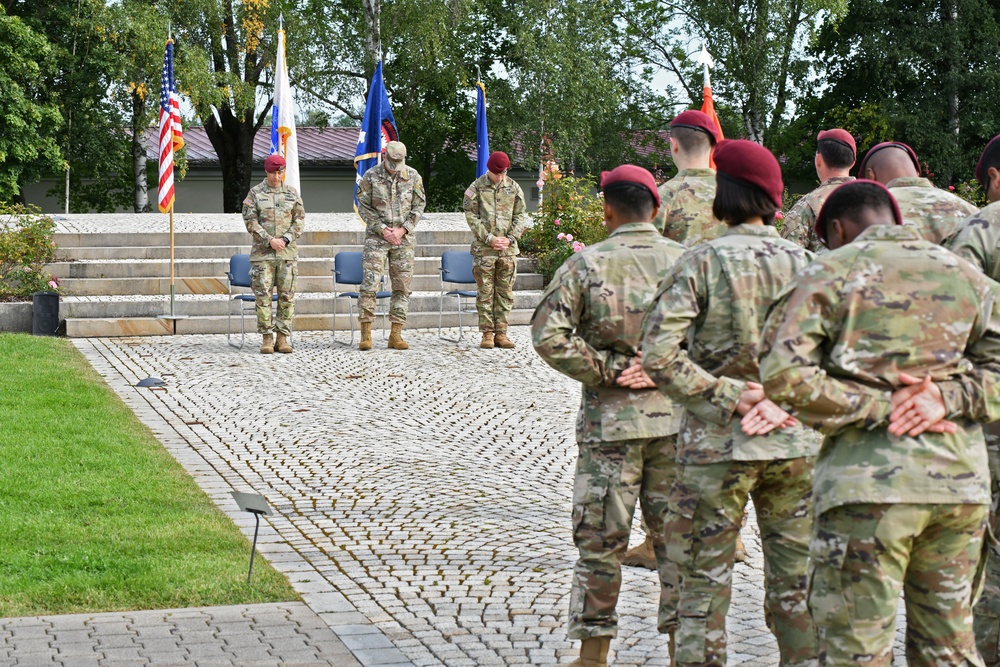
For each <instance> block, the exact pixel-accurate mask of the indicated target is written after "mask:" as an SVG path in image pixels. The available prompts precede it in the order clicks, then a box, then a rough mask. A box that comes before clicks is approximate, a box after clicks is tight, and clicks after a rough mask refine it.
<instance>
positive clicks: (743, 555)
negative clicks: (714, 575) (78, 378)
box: [735, 535, 747, 563]
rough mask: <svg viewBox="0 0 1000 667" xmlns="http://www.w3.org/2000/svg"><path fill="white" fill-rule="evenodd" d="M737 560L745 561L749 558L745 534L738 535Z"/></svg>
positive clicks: (739, 561)
mask: <svg viewBox="0 0 1000 667" xmlns="http://www.w3.org/2000/svg"><path fill="white" fill-rule="evenodd" d="M735 560H736V562H737V563H745V562H746V560H747V548H746V547H745V546H743V536H742V535H737V536H736V559H735Z"/></svg>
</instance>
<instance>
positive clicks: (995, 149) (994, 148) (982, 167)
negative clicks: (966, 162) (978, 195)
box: [976, 134, 1000, 190]
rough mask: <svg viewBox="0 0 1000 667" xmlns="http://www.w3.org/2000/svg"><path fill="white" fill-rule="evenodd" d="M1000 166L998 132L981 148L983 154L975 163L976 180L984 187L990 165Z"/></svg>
mask: <svg viewBox="0 0 1000 667" xmlns="http://www.w3.org/2000/svg"><path fill="white" fill-rule="evenodd" d="M997 166H1000V134H998V135H997V136H995V137H993V138H992V139H990V142H989V143H988V144H986V148H984V149H983V154H982V155H980V156H979V162H977V163H976V180H977V181H979V184H980V185H982V186H983V189H984V190H985V189H986V180H987V179H988V178H989V174H988V172H989V170H990V167H997Z"/></svg>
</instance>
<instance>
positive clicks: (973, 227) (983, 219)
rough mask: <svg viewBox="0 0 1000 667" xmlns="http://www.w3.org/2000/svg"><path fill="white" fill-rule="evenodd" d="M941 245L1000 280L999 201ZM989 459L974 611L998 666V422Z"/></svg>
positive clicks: (991, 431) (991, 663)
mask: <svg viewBox="0 0 1000 667" xmlns="http://www.w3.org/2000/svg"><path fill="white" fill-rule="evenodd" d="M944 246H945V247H946V248H948V249H949V250H951V251H952V252H954V253H955V254H956V255H958V256H959V257H962V258H963V259H967V260H968V261H970V262H971V263H973V264H975V265H976V266H978V267H979V268H980V270H982V271H983V273H985V274H986V275H987V276H989V277H990V278H992V279H993V280H1000V202H995V203H993V204H991V205H989V206H987V207H986V208H984V209H982V210H981V211H979V212H978V213H976V214H974V215H972V216H969V217H968V218H966V219H965V220H964V221H963V222H962V224H961V225H960V226H959V228H958V230H957V231H956V232H955V233H954V234H953V235H952V236H951V238H949V239H948V240H947V241H945V243H944ZM983 434H984V435H985V436H986V449H987V453H988V455H989V460H990V476H991V482H990V491H991V494H990V495H991V497H992V501H991V504H990V533H991V534H990V538H991V539H990V540H988V541H987V542H988V544H987V549H986V552H985V554H984V555H985V558H986V562H985V568H984V569H985V573H986V576H985V580H984V581H983V594H982V596H981V597H980V598H979V602H978V603H977V604H976V609H975V632H976V648H977V649H979V654H980V655H981V656H982V657H983V660H984V661H985V662H986V665H987V667H996V666H1000V545H998V544H997V539H996V536H997V535H1000V422H993V423H992V424H988V425H986V426H984V427H983Z"/></svg>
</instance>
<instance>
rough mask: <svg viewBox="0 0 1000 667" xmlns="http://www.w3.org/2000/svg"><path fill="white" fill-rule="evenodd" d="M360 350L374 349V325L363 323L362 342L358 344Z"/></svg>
mask: <svg viewBox="0 0 1000 667" xmlns="http://www.w3.org/2000/svg"><path fill="white" fill-rule="evenodd" d="M358 349H359V350H370V349H372V323H371V322H362V323H361V342H360V343H358Z"/></svg>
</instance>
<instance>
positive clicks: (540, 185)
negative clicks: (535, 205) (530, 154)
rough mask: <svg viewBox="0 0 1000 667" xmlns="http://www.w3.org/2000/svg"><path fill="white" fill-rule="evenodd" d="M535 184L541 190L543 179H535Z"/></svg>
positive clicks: (543, 184) (543, 183)
mask: <svg viewBox="0 0 1000 667" xmlns="http://www.w3.org/2000/svg"><path fill="white" fill-rule="evenodd" d="M535 185H536V186H537V187H538V189H539V190H541V189H542V188H543V187H544V186H545V181H543V180H542V179H540V178H539V179H538V180H537V181H535Z"/></svg>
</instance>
